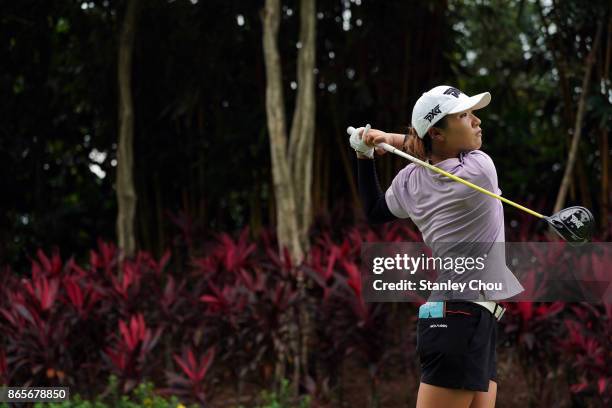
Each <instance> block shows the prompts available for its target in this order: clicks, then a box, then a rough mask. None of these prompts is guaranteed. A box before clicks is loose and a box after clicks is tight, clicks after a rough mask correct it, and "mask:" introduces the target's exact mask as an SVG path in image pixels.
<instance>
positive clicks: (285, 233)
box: [263, 0, 304, 263]
mask: <svg viewBox="0 0 612 408" xmlns="http://www.w3.org/2000/svg"><path fill="white" fill-rule="evenodd" d="M279 25H280V0H266V4H265V6H264V12H263V52H264V63H265V65H266V116H267V121H268V134H269V137H270V159H271V163H272V180H273V184H274V194H275V197H276V233H277V235H278V244H279V246H280V247H281V250H282V248H283V247H286V248H287V249H288V250H289V253H290V254H291V257H292V259H293V260H294V262H297V263H299V262H301V260H302V259H303V257H304V253H303V250H302V246H301V245H300V238H299V230H298V220H297V217H296V211H297V209H296V201H295V191H294V185H293V179H292V177H291V174H290V169H289V163H288V160H287V159H288V158H287V148H286V147H287V131H286V124H285V113H284V109H285V103H284V98H283V84H282V71H281V61H280V55H279V52H278V45H277V43H276V39H277V37H278V28H279Z"/></svg>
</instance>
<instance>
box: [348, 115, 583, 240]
mask: <svg viewBox="0 0 612 408" xmlns="http://www.w3.org/2000/svg"><path fill="white" fill-rule="evenodd" d="M369 128H370V127H369V125H367V126H366V128H365V133H367V130H369ZM356 131H358V130H357V129H355V128H354V127H353V126H349V127H348V128H347V133H348V134H349V135H352V134H353V132H356ZM364 136H365V134H364V135H363V136H362V138H363V137H364ZM376 147H381V148H383V149H385V150H386V151H388V152H390V153H393V154H396V155H398V156H401V157H403V158H405V159H408V160H410V161H412V162H413V163H416V164H420V165H421V166H423V167H427V168H428V169H430V170H432V171H435V172H436V173H439V174H442V175H443V176H446V177H448V178H450V179H452V180H454V181H457V182H459V183H461V184H464V185H466V186H468V187H470V188H473V189H474V190H476V191H479V192H481V193H483V194H486V195H488V196H489V197H493V198H496V199H498V200H500V201H502V202H504V203H506V204H510V205H511V206H513V207H516V208H518V209H519V210H522V211H525V212H526V213H528V214H531V215H533V216H535V217H538V218H540V219H542V220H544V221H546V222H547V223H548V224H550V225H551V226H552V227H553V229H554V230H555V231H556V232H557V234H559V236H560V237H561V238H563V239H564V240H566V241H568V242H588V241H589V240H590V239H591V237H592V235H593V229H594V228H593V226H594V225H595V219H594V217H593V214H591V212H590V211H589V210H588V209H587V208H584V207H579V206H574V207H568V208H564V209H563V210H561V211H559V212H558V213H555V214H553V215H551V216H549V217H547V216H545V215H542V214H540V213H538V212H536V211H533V210H530V209H529V208H527V207H524V206H522V205H520V204H517V203H515V202H514V201H511V200H508V199H507V198H505V197H502V196H500V195H498V194H495V193H492V192H491V191H489V190H487V189H484V188H482V187H480V186H477V185H476V184H473V183H470V182H469V181H467V180H464V179H462V178H461V177H457V176H455V175H453V174H450V173H448V172H446V171H444V170H442V169H440V168H438V167H436V166H434V165H431V164H429V163H427V162H424V161H423V160H419V159H417V158H416V157H414V156H411V155H409V154H407V153H405V152H403V151H401V150H399V149H397V148H395V147H393V146H391V145H389V144H387V143H379V144H377V145H376Z"/></svg>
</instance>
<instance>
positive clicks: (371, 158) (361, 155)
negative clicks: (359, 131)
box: [355, 152, 374, 160]
mask: <svg viewBox="0 0 612 408" xmlns="http://www.w3.org/2000/svg"><path fill="white" fill-rule="evenodd" d="M355 153H357V158H358V159H363V160H373V159H374V157H368V156H366V155H365V154H362V153H359V152H355Z"/></svg>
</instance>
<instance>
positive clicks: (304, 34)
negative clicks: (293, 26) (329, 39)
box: [289, 0, 316, 252]
mask: <svg viewBox="0 0 612 408" xmlns="http://www.w3.org/2000/svg"><path fill="white" fill-rule="evenodd" d="M300 43H301V44H302V47H301V48H300V50H299V51H298V64H297V83H298V88H297V95H296V103H295V110H294V111H293V121H292V123H291V134H290V144H289V162H290V165H291V171H292V178H293V185H294V186H295V202H296V216H297V222H298V228H299V231H298V233H299V238H300V243H301V245H302V249H303V250H304V252H307V251H308V246H309V245H308V244H309V243H308V228H309V227H310V224H311V222H312V185H313V182H312V162H313V150H314V134H315V133H314V132H315V112H316V106H315V74H314V69H315V53H316V44H315V43H316V20H315V0H301V2H300Z"/></svg>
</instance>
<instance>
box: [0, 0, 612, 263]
mask: <svg viewBox="0 0 612 408" xmlns="http://www.w3.org/2000/svg"><path fill="white" fill-rule="evenodd" d="M542 4H543V5H540V3H539V2H535V1H533V0H523V1H517V2H507V1H501V0H490V1H482V2H481V1H477V2H475V1H474V2H473V1H448V2H447V1H442V0H439V1H438V0H437V1H433V2H407V1H384V2H381V1H375V0H363V1H357V0H351V1H348V0H343V1H333V2H332V1H329V2H328V1H319V2H318V4H317V57H316V63H317V82H318V87H317V95H316V98H317V115H316V117H317V123H316V129H317V130H316V149H315V163H314V168H315V174H314V185H313V191H314V193H313V194H314V196H313V198H314V206H315V208H314V212H315V213H318V214H321V213H331V212H332V211H334V209H336V210H338V209H341V210H342V211H341V213H342V214H344V216H345V217H346V221H347V222H352V220H353V219H354V218H355V217H356V218H359V217H361V214H360V213H359V205H358V200H357V197H356V195H355V189H354V187H355V180H354V174H353V172H354V168H355V165H354V162H353V160H354V159H353V155H351V151H350V148H349V147H348V143H347V142H346V137H345V135H344V129H345V127H346V126H347V125H349V124H362V123H365V122H366V121H368V122H370V123H372V124H373V125H374V126H375V127H378V128H382V129H386V130H391V131H400V130H402V129H403V128H404V127H405V126H407V125H408V124H409V120H410V110H411V106H412V104H413V103H414V101H415V100H416V98H417V97H418V96H419V95H420V93H421V92H423V91H424V90H426V89H428V88H429V87H431V86H432V85H435V84H438V83H449V84H456V85H457V86H459V87H461V88H462V89H464V90H465V91H466V92H468V93H475V92H480V91H483V90H490V91H491V92H492V94H493V103H492V104H491V105H490V107H488V108H487V109H485V110H483V111H482V112H480V113H481V115H482V119H483V125H482V127H483V129H484V142H485V145H484V149H485V150H486V151H488V152H489V153H490V154H491V156H492V157H493V158H494V160H495V161H496V163H497V167H498V173H499V178H500V185H501V188H502V190H503V192H504V195H506V196H508V197H511V198H513V199H515V200H518V201H521V202H524V203H527V204H530V205H532V206H533V207H535V208H536V209H538V210H539V211H541V212H544V213H545V212H549V211H550V209H552V204H553V201H554V197H555V195H556V192H557V189H558V186H559V183H560V179H561V175H562V171H563V168H564V165H565V161H566V153H567V147H568V137H567V135H568V130H569V129H572V128H573V125H574V123H573V119H574V116H575V111H576V104H577V99H578V97H579V95H580V93H581V92H582V91H581V90H580V86H581V79H582V75H583V71H584V65H585V58H586V53H587V52H588V49H589V47H590V45H592V43H593V37H594V35H595V32H596V28H597V27H596V23H598V22H601V23H602V24H603V26H604V29H603V34H602V43H601V46H600V50H599V52H598V54H597V60H596V64H595V66H594V72H593V80H592V81H591V85H590V89H588V90H585V92H588V95H589V98H588V106H587V111H586V118H585V121H584V124H583V126H584V131H583V133H584V137H583V140H582V142H581V147H580V155H579V163H578V164H577V167H576V177H575V182H574V183H573V185H574V188H573V189H572V191H571V193H572V195H571V196H570V200H569V201H570V202H569V203H568V205H569V204H570V203H579V204H581V205H585V206H587V207H589V208H591V209H592V210H593V211H594V213H595V215H596V218H597V219H598V220H599V221H600V223H601V224H600V225H601V227H602V228H603V227H605V226H606V225H607V224H608V220H607V218H608V217H609V209H608V208H603V207H602V203H603V201H602V200H603V197H604V195H605V194H608V195H609V188H608V190H606V191H603V190H602V189H604V186H603V185H602V174H601V172H602V167H601V165H602V155H606V154H608V155H609V150H608V151H606V150H602V149H603V147H602V146H600V145H601V143H602V140H603V139H602V138H606V137H607V134H608V133H607V132H608V131H609V128H610V126H611V120H612V119H611V105H610V101H611V100H612V90H611V86H610V79H609V72H608V71H609V68H610V67H609V62H608V63H607V64H608V65H606V52H607V53H608V54H609V49H610V39H609V35H610V34H609V30H610V28H609V26H607V25H606V21H608V20H607V19H608V18H609V15H610V7H609V3H608V2H606V1H605V0H598V1H587V0H576V1H571V2H565V1H564V2H557V3H555V5H554V7H553V6H552V5H546V4H544V3H542ZM262 5H263V2H262V1H247V2H245V1H236V0H232V1H227V0H207V1H196V0H193V1H191V0H175V1H167V0H148V1H146V2H145V7H143V9H142V12H141V15H140V18H139V24H138V27H137V36H136V44H135V55H134V81H133V86H134V103H135V109H136V111H135V113H136V117H135V120H136V134H135V155H136V160H135V184H136V190H137V193H138V197H139V200H138V209H137V235H138V237H137V239H138V243H139V246H140V248H142V249H147V250H150V251H152V252H153V253H154V254H157V255H158V256H159V255H161V254H162V253H163V251H164V249H165V248H166V247H167V246H168V245H169V244H171V243H172V240H173V238H174V237H173V230H174V229H173V228H174V224H175V223H182V222H184V221H185V220H186V219H190V220H191V221H192V222H193V225H194V228H196V229H199V230H204V231H232V230H235V229H240V228H242V227H244V226H247V225H248V226H250V227H251V231H253V233H256V232H257V231H258V230H259V229H260V228H262V227H265V226H269V225H272V224H273V223H274V204H273V200H274V196H273V192H272V185H271V175H270V163H269V147H268V138H267V130H266V122H265V110H264V109H265V104H264V89H265V70H264V66H263V56H262V47H261V35H262V32H261V21H260V15H259V13H260V10H261V7H262ZM124 6H125V2H124V1H121V0H92V1H88V2H84V1H80V0H59V1H53V2H43V3H41V4H38V2H36V5H34V2H32V1H16V2H4V3H3V4H2V6H1V7H2V17H1V18H0V33H1V34H0V35H1V37H2V46H1V48H0V60H2V61H3V69H2V71H1V72H0V89H1V90H2V94H3V95H4V98H3V102H2V104H0V115H1V116H2V118H3V123H2V126H1V129H2V133H1V135H0V171H1V172H2V174H4V175H6V177H3V178H2V181H1V183H2V185H1V186H0V187H1V191H2V200H1V204H0V208H1V209H2V211H1V212H0V234H1V235H0V259H1V260H2V261H3V262H4V263H10V264H13V265H15V264H16V262H19V263H20V264H21V265H24V263H25V262H27V255H33V251H34V248H38V247H42V248H46V249H47V250H50V249H51V248H52V246H54V245H61V247H62V249H63V251H64V252H65V253H74V254H82V253H84V251H86V250H87V248H89V247H92V246H94V245H95V241H96V239H97V237H99V236H101V237H104V238H105V239H114V234H115V217H116V198H115V193H114V179H115V170H116V167H115V166H116V147H117V133H118V132H117V74H116V71H117V68H116V64H117V37H118V30H119V25H120V21H121V18H122V16H123V13H124V8H125V7H124ZM297 6H298V3H297V1H296V0H287V1H284V2H283V15H282V24H281V33H280V36H279V46H280V50H281V53H282V57H283V60H282V64H283V72H284V86H285V87H286V88H285V94H286V95H287V98H286V101H287V104H288V106H287V109H288V111H289V112H290V111H291V109H292V106H291V104H292V103H293V102H292V101H293V98H292V97H290V96H292V95H293V94H294V93H295V90H294V88H295V84H294V83H293V81H295V76H296V67H295V56H296V50H297V47H298V46H299V44H297V30H298V26H299V24H298V21H299V20H298V18H299V16H298V15H297V14H298V7H297ZM606 50H607V51H606ZM606 68H607V70H606ZM608 146H609V145H608ZM608 149H609V148H608ZM403 165H405V162H403V161H401V160H400V159H397V158H391V157H387V158H385V159H384V160H381V162H380V169H379V170H380V171H379V174H380V176H381V181H382V183H383V186H384V185H386V184H387V183H389V182H390V180H391V177H392V176H393V174H394V171H396V170H397V169H399V168H400V167H401V166H403ZM607 203H608V204H609V203H610V200H608V201H607ZM507 216H508V218H509V219H515V220H516V211H514V210H512V209H510V210H508V214H507Z"/></svg>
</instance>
